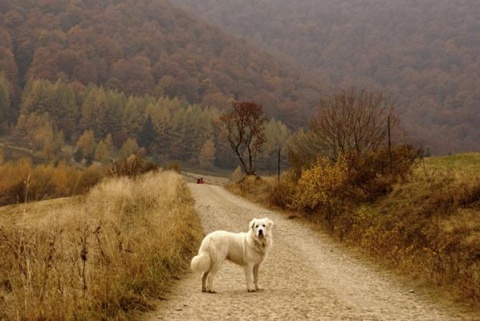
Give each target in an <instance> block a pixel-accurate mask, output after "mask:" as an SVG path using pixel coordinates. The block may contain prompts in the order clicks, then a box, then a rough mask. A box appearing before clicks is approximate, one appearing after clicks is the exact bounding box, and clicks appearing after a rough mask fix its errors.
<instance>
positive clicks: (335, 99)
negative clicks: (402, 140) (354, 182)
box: [310, 88, 399, 160]
mask: <svg viewBox="0 0 480 321" xmlns="http://www.w3.org/2000/svg"><path fill="white" fill-rule="evenodd" d="M398 124H399V118H398V116H397V115H396V114H395V113H394V105H393V104H392V103H391V102H390V101H389V100H388V99H387V97H386V96H385V95H384V94H383V93H381V92H367V91H365V90H361V91H358V90H356V89H355V88H351V89H349V90H344V91H343V92H342V93H340V94H338V95H334V96H330V97H327V98H325V99H323V100H321V102H320V105H319V109H318V114H317V116H316V117H315V118H314V119H313V121H312V123H311V125H310V128H311V130H312V131H313V133H314V135H315V138H316V139H315V141H316V142H318V143H319V144H320V145H321V146H320V148H321V149H322V150H323V151H324V152H325V153H326V154H327V155H328V156H330V157H331V158H332V159H334V160H336V159H337V157H338V156H339V155H340V154H342V153H347V152H348V153H352V152H353V153H356V154H359V155H361V154H364V153H365V152H371V151H376V150H378V148H380V147H381V146H387V144H388V143H389V139H390V137H389V135H390V133H389V130H390V129H391V131H390V132H391V133H392V134H393V135H395V134H396V133H397V130H398V129H399V126H398Z"/></svg>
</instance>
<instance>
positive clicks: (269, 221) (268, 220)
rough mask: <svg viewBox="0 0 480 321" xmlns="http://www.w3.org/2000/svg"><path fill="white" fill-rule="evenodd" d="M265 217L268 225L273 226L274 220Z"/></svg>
mask: <svg viewBox="0 0 480 321" xmlns="http://www.w3.org/2000/svg"><path fill="white" fill-rule="evenodd" d="M265 219H266V220H267V226H268V228H269V229H271V228H272V227H273V221H272V220H270V219H268V218H266V217H265Z"/></svg>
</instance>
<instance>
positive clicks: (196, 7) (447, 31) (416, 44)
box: [172, 0, 480, 154]
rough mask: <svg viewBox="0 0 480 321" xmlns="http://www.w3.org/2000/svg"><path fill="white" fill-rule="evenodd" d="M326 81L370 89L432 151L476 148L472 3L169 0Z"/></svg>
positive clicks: (479, 66)
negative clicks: (391, 103)
mask: <svg viewBox="0 0 480 321" xmlns="http://www.w3.org/2000/svg"><path fill="white" fill-rule="evenodd" d="M172 2H174V3H178V4H182V5H184V6H186V7H189V8H190V11H191V12H192V13H195V14H197V15H199V16H202V17H204V18H206V20H208V21H214V22H216V23H217V24H218V25H220V26H221V27H222V28H225V29H226V30H229V31H232V32H235V33H236V34H238V35H241V36H244V37H247V38H248V39H250V40H254V41H256V42H257V43H259V44H261V45H263V47H264V48H269V50H271V51H272V52H274V53H276V54H282V55H283V56H287V57H290V59H291V60H292V61H295V62H296V63H297V64H298V65H300V66H302V67H303V68H305V69H307V70H309V71H313V72H315V73H316V75H317V77H318V79H322V80H323V81H324V83H328V84H330V85H332V86H333V87H336V88H345V87H347V86H350V85H352V84H354V85H356V86H358V87H366V88H379V89H381V90H384V91H385V92H386V93H387V94H390V95H391V97H392V98H393V99H394V100H395V101H396V103H397V106H398V111H399V112H400V114H401V115H402V116H403V118H404V124H405V125H406V127H407V128H408V129H409V130H410V131H411V133H412V134H413V136H414V139H415V140H417V141H419V142H420V143H422V144H423V145H424V147H425V148H427V149H429V150H431V151H432V152H434V153H441V154H444V153H449V152H461V151H478V150H480V141H479V140H478V137H480V128H479V127H478V124H479V123H480V114H479V113H478V108H479V105H480V78H479V77H478V75H479V74H480V63H479V61H480V34H479V33H478V30H480V20H479V19H478V17H479V16H480V3H479V2H478V1H477V0H453V1H452V0H438V1H417V0H390V1H385V0H360V1H350V0H335V1H333V0H330V1H329V0H326V1H315V0H300V1H288V0H230V1H217V0H172Z"/></svg>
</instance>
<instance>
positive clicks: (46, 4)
mask: <svg viewBox="0 0 480 321" xmlns="http://www.w3.org/2000/svg"><path fill="white" fill-rule="evenodd" d="M0 69H2V70H3V73H4V74H5V75H6V77H7V79H8V80H9V82H10V86H9V88H10V96H9V97H10V99H11V101H12V104H11V105H10V106H8V108H9V110H5V109H6V107H5V106H2V107H1V108H0V116H1V117H2V118H3V119H1V118H0V120H3V121H5V118H7V117H8V119H9V121H10V122H16V117H17V116H18V113H19V111H18V102H19V101H20V97H19V95H20V92H21V90H22V89H23V87H24V86H25V84H26V83H27V82H28V81H29V80H31V79H46V80H50V81H53V82H54V81H56V80H57V79H62V80H63V81H64V82H67V83H75V84H77V86H87V85H88V84H90V83H94V84H97V85H101V86H103V87H105V88H108V89H115V90H118V91H122V92H124V93H125V94H128V95H144V94H150V95H153V96H156V97H160V96H169V97H170V98H174V97H177V98H180V99H184V100H186V101H187V102H188V103H191V104H194V103H198V104H201V105H203V106H212V105H214V106H217V107H218V108H224V107H225V106H228V100H229V99H232V98H233V99H237V100H254V101H256V102H257V103H259V104H261V105H263V107H264V109H265V111H266V112H267V114H268V115H269V116H275V117H276V118H277V119H281V120H283V121H285V122H287V123H288V124H289V125H290V126H291V127H296V126H298V125H301V124H304V123H305V120H306V119H308V113H309V111H310V110H311V109H312V108H313V105H314V104H315V102H316V101H317V99H318V97H319V91H320V84H319V83H317V81H313V80H312V79H307V78H306V77H305V76H304V74H303V73H302V72H301V71H300V70H299V68H297V67H294V65H293V64H288V63H286V62H285V61H283V60H281V59H277V58H275V57H273V56H272V55H271V54H269V53H267V52H265V51H261V50H258V49H257V48H256V47H254V46H252V45H250V44H248V43H247V42H246V41H245V40H242V39H240V38H238V37H233V36H231V35H229V34H227V33H225V32H223V31H222V30H221V29H220V28H217V27H215V26H212V25H210V24H208V23H206V22H204V21H202V20H200V19H198V18H195V17H193V16H192V15H190V14H188V13H187V12H186V11H184V10H183V9H179V8H177V7H175V6H173V5H171V4H170V3H169V2H168V1H165V0H154V1H150V0H139V1H133V0H120V1H115V0H83V1H80V0H79V1H68V2H66V1H63V0H48V1H33V0H26V1H21V2H20V1H2V2H1V3H0ZM1 85H2V84H0V88H2V86H1ZM1 105H2V104H0V106H1ZM2 108H3V110H2Z"/></svg>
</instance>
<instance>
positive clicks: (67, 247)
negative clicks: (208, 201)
mask: <svg viewBox="0 0 480 321" xmlns="http://www.w3.org/2000/svg"><path fill="white" fill-rule="evenodd" d="M40 204H42V203H32V204H27V205H17V206H13V207H12V206H10V207H6V208H0V252H1V253H2V255H1V256H0V320H134V319H135V318H136V317H138V316H139V312H142V311H147V310H149V309H151V308H152V307H153V303H154V301H155V299H158V298H159V297H161V296H162V294H163V293H164V292H165V290H166V289H167V287H168V285H169V283H170V282H171V280H172V277H173V276H175V275H178V274H179V273H181V271H182V269H184V268H186V267H187V266H188V263H189V259H190V258H191V256H192V253H193V251H194V250H195V249H194V247H196V246H197V245H198V242H199V239H200V237H201V227H200V223H199V221H198V218H197V216H196V214H195V213H194V210H193V206H192V205H193V204H192V201H191V198H190V195H189V192H188V189H187V188H186V186H185V183H184V182H183V180H182V177H181V176H180V175H178V174H176V173H173V172H156V173H149V174H146V175H143V176H140V177H138V178H136V179H128V178H119V179H109V180H106V181H104V182H103V183H101V184H100V185H98V186H96V187H95V188H93V189H92V190H91V191H90V192H89V193H88V194H87V195H86V196H81V197H77V198H67V199H64V200H57V201H48V203H44V205H43V206H42V205H40Z"/></svg>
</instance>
